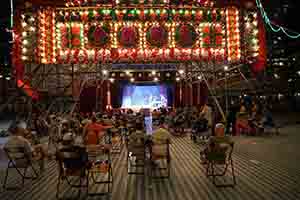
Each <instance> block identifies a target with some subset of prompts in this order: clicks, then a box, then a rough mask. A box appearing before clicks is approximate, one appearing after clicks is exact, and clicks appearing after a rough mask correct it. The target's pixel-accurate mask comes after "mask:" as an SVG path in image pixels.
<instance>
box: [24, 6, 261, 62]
mask: <svg viewBox="0 0 300 200" xmlns="http://www.w3.org/2000/svg"><path fill="white" fill-rule="evenodd" d="M91 9H94V13H96V14H97V11H96V10H99V8H98V7H95V8H84V7H80V8H72V9H57V10H54V9H43V10H40V11H39V22H40V27H39V31H40V36H39V38H38V39H39V43H40V45H39V47H38V50H39V54H38V58H39V59H40V61H41V62H42V63H91V62H92V63H99V62H118V61H120V60H121V61H124V62H126V59H125V58H127V57H131V59H130V60H127V61H130V62H131V61H136V62H141V61H146V62H148V61H152V60H151V59H152V58H153V60H154V62H155V61H163V62H164V61H189V60H199V61H201V60H212V59H217V58H216V57H218V60H222V61H224V60H225V56H227V59H228V61H230V62H237V61H240V58H241V45H240V24H239V20H240V18H239V10H238V9H237V8H235V7H230V8H226V9H222V8H212V9H211V8H205V9H206V10H205V9H204V8H180V9H171V10H170V11H166V10H167V9H166V8H159V9H142V8H138V9H135V10H136V12H137V13H139V14H141V15H143V14H144V13H145V12H146V11H147V12H149V11H152V13H153V15H160V14H162V13H164V12H169V13H172V14H173V16H175V15H177V14H180V13H181V14H182V15H185V14H186V13H187V15H194V18H193V20H192V23H191V22H187V21H186V19H187V18H185V20H184V22H180V21H178V20H179V18H176V19H175V18H174V19H175V20H173V21H171V22H170V21H166V20H162V22H161V21H159V22H158V21H156V22H150V21H149V20H146V21H145V20H141V19H135V20H133V21H123V20H122V18H120V17H117V19H108V20H107V19H103V20H104V21H107V22H108V23H109V24H110V26H111V30H112V31H111V32H110V39H111V42H110V45H109V46H108V47H105V48H91V47H89V46H88V39H87V37H86V29H88V28H89V26H90V24H93V23H96V24H101V23H102V21H96V20H97V19H95V20H93V22H91V21H90V20H88V21H86V20H85V19H84V16H83V15H87V14H88V13H87V12H89V11H91ZM139 9H140V10H139ZM220 9H221V15H219V14H218V16H220V17H221V21H211V22H207V21H206V20H208V19H211V18H203V13H204V12H205V11H207V13H209V12H210V11H211V12H212V13H214V15H216V10H219V11H218V13H220ZM75 10H76V12H75ZM124 10H126V8H124V9H123V10H114V9H113V8H110V9H109V8H103V10H102V11H101V13H103V14H105V15H107V14H108V13H111V12H112V11H115V12H116V13H120V12H123V11H124ZM158 11H159V12H158ZM125 12H127V11H125ZM49 13H50V14H49ZM71 13H76V15H77V17H79V18H78V19H80V21H79V22H71V21H65V22H61V21H60V20H59V18H58V19H57V21H56V15H62V16H65V15H69V16H70V15H71ZM77 13H78V14H77ZM207 13H205V14H207ZM49 15H50V16H49ZM72 15H74V14H72ZM49 17H50V18H51V20H50V21H49V20H48V19H49ZM58 17H59V16H58ZM85 17H87V16H85ZM210 17H212V18H214V17H216V16H213V15H212V16H210ZM169 19H170V18H169ZM203 19H206V20H203ZM64 20H66V19H64ZM69 20H70V19H69ZM116 20H117V21H116ZM229 22H230V23H229ZM70 23H73V24H80V26H82V28H81V32H80V39H81V45H80V47H78V48H76V49H75V48H67V49H62V47H61V41H60V37H61V33H60V29H59V26H64V25H67V24H70ZM181 23H186V24H191V25H192V26H194V27H195V29H196V31H197V32H198V33H200V34H199V38H198V39H197V41H196V43H195V46H194V47H191V48H180V47H178V46H177V45H176V41H175V30H176V27H177V26H178V25H179V24H181ZM124 24H125V25H134V26H137V28H138V34H139V43H138V47H137V48H123V47H120V46H119V44H118V38H117V33H118V30H119V28H120V26H123V25H124ZM151 24H162V25H163V26H165V27H166V28H167V29H168V44H167V46H166V47H163V48H155V47H150V46H149V45H148V44H147V41H146V31H147V29H148V28H149V27H150V26H151ZM205 25H209V26H219V25H221V26H222V35H223V41H222V45H221V46H220V47H219V46H217V47H209V46H208V47H206V46H205V47H204V46H203V41H202V39H203V37H201V30H202V28H203V26H205ZM254 25H255V24H254ZM24 26H26V24H24ZM51 27H52V28H51ZM224 27H225V29H224ZM232 27H233V29H232ZM257 27H258V26H257V24H256V25H255V27H253V28H257ZM48 30H50V31H49V32H48ZM225 30H227V36H228V37H227V38H226V36H225ZM231 30H232V31H231ZM257 33H258V32H257V31H255V34H257ZM226 39H227V43H226V42H225V41H226ZM23 41H24V40H23ZM256 43H257V40H256ZM251 48H253V49H254V50H258V49H259V47H258V46H255V45H254V46H253V47H251ZM225 49H227V52H226V51H225ZM24 51H26V50H24ZM116 52H117V56H116V55H115V53H116ZM225 52H226V53H225ZM233 52H235V53H233ZM153 55H154V56H153ZM256 55H257V52H254V53H253V55H252V56H256Z"/></svg>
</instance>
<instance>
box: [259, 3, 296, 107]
mask: <svg viewBox="0 0 300 200" xmlns="http://www.w3.org/2000/svg"><path fill="white" fill-rule="evenodd" d="M262 3H263V5H264V8H265V10H266V12H267V14H268V16H269V18H270V20H271V21H272V22H274V23H276V24H278V25H280V26H282V27H284V28H286V30H287V31H288V32H289V33H290V34H295V33H294V32H298V33H300V26H299V23H297V19H298V18H299V17H300V14H299V13H297V12H298V10H297V8H299V4H300V2H299V1H297V0H272V2H271V1H268V0H265V1H263V0H262ZM266 29H267V46H268V51H267V52H268V67H267V68H266V75H267V76H266V78H267V82H266V90H267V91H268V92H269V94H271V95H272V97H273V99H277V100H281V99H285V100H288V101H287V102H288V103H289V106H290V108H291V109H292V110H294V109H295V108H296V109H299V108H297V102H298V98H299V97H300V49H299V47H300V38H299V39H291V38H289V37H288V36H286V35H285V34H284V33H282V32H280V33H275V32H273V31H272V30H271V29H270V27H269V26H267V25H266Z"/></svg>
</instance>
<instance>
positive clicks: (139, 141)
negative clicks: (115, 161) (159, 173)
mask: <svg viewBox="0 0 300 200" xmlns="http://www.w3.org/2000/svg"><path fill="white" fill-rule="evenodd" d="M145 143H146V142H145V139H144V138H134V139H132V138H129V140H128V146H127V172H128V174H136V175H144V174H145V159H146V151H145ZM132 167H134V168H136V171H131V168H132ZM140 168H142V169H143V171H142V172H138V170H137V169H140Z"/></svg>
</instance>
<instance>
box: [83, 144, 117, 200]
mask: <svg viewBox="0 0 300 200" xmlns="http://www.w3.org/2000/svg"><path fill="white" fill-rule="evenodd" d="M87 152H88V157H89V161H90V163H91V166H90V167H89V169H88V184H87V194H88V195H89V196H97V195H107V194H110V193H111V192H112V183H113V171H112V161H111V155H110V149H109V148H105V146H104V145H95V146H88V147H87ZM104 175H106V176H107V178H106V179H104V180H97V178H99V177H100V178H103V176H104ZM90 183H92V184H94V185H97V186H99V185H101V184H103V185H106V186H107V191H106V192H98V193H95V192H94V193H90V192H89V188H90Z"/></svg>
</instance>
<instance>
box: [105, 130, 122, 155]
mask: <svg viewBox="0 0 300 200" xmlns="http://www.w3.org/2000/svg"><path fill="white" fill-rule="evenodd" d="M107 134H109V136H110V137H111V145H112V149H111V153H112V154H120V153H121V150H122V135H121V131H120V129H118V128H115V127H114V128H111V129H108V130H107Z"/></svg>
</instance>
